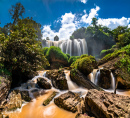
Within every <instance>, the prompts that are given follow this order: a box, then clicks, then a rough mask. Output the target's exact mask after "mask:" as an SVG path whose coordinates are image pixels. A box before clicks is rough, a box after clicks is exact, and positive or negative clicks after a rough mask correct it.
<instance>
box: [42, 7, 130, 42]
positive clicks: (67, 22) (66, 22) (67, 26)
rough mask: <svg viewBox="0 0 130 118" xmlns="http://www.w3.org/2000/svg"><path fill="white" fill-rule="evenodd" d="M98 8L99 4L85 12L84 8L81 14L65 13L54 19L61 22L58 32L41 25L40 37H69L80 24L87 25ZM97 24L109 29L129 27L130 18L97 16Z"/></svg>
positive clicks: (49, 26)
mask: <svg viewBox="0 0 130 118" xmlns="http://www.w3.org/2000/svg"><path fill="white" fill-rule="evenodd" d="M99 10H100V7H99V6H96V8H92V9H91V10H90V12H89V13H88V14H87V12H86V10H84V11H83V14H80V15H78V14H72V13H71V12H70V13H65V14H64V15H62V16H61V17H60V18H58V19H57V21H54V22H55V24H56V23H61V28H60V29H59V31H58V32H55V31H54V30H52V29H51V25H45V26H43V30H42V32H43V33H42V34H43V37H42V39H46V37H49V38H50V40H54V37H55V36H56V35H57V36H58V37H59V39H60V40H66V39H69V37H70V36H71V35H72V33H73V32H74V31H75V30H76V29H78V28H80V27H82V26H88V25H90V24H91V22H92V18H93V17H97V16H98V11H99ZM98 24H100V25H103V26H107V27H109V28H111V29H114V28H116V27H117V26H119V25H121V26H127V25H128V27H130V18H125V17H122V18H120V19H118V18H108V19H102V18H98Z"/></svg>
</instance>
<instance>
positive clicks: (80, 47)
mask: <svg viewBox="0 0 130 118" xmlns="http://www.w3.org/2000/svg"><path fill="white" fill-rule="evenodd" d="M42 46H43V47H50V46H56V47H59V48H60V49H61V50H62V52H64V53H66V54H70V56H80V55H82V54H88V48H87V42H86V40H85V39H74V40H61V41H48V40H43V41H42Z"/></svg>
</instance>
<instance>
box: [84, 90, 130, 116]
mask: <svg viewBox="0 0 130 118" xmlns="http://www.w3.org/2000/svg"><path fill="white" fill-rule="evenodd" d="M85 108H86V111H87V113H90V114H93V115H94V116H96V117H97V118H118V117H125V118H129V117H130V97H128V96H122V95H117V94H113V93H108V92H105V91H98V90H96V89H91V90H89V91H88V93H87V95H86V97H85Z"/></svg>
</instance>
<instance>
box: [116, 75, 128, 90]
mask: <svg viewBox="0 0 130 118" xmlns="http://www.w3.org/2000/svg"><path fill="white" fill-rule="evenodd" d="M117 88H119V89H130V81H129V82H128V81H126V80H124V79H123V78H122V77H120V76H117Z"/></svg>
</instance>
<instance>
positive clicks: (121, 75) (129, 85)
mask: <svg viewBox="0 0 130 118" xmlns="http://www.w3.org/2000/svg"><path fill="white" fill-rule="evenodd" d="M123 57H124V56H123V55H122V56H117V57H110V58H108V59H101V60H100V61H99V62H98V66H99V68H102V67H103V68H106V69H109V70H111V71H112V72H113V74H114V76H115V78H116V80H117V82H119V83H118V86H117V88H118V89H130V73H128V71H127V68H125V67H122V68H120V67H118V66H117V65H118V63H119V62H120V60H121V59H122V58H123Z"/></svg>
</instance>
